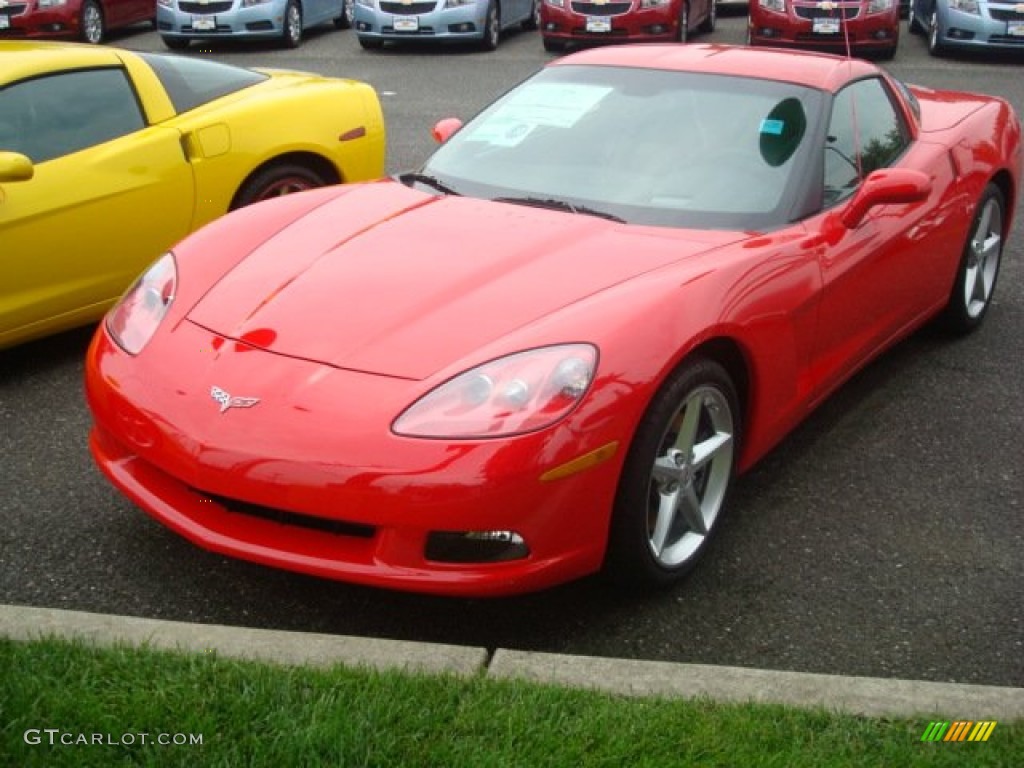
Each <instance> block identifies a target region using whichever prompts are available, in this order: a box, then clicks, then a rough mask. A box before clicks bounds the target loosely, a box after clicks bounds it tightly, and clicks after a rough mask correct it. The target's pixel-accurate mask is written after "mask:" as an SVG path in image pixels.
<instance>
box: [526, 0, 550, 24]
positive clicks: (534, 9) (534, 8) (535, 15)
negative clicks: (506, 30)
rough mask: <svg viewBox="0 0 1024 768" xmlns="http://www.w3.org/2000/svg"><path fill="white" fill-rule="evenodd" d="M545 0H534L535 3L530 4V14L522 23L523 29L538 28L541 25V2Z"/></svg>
mask: <svg viewBox="0 0 1024 768" xmlns="http://www.w3.org/2000/svg"><path fill="white" fill-rule="evenodd" d="M542 2H544V0H533V5H531V6H530V16H529V18H526V19H524V20H523V23H522V24H521V26H522V28H523V29H526V30H530V29H537V28H538V27H540V4H541V3H542Z"/></svg>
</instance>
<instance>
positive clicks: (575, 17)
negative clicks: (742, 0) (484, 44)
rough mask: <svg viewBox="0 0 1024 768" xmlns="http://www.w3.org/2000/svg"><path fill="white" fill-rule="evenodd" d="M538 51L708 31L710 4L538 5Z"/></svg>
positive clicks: (570, 1)
mask: <svg viewBox="0 0 1024 768" xmlns="http://www.w3.org/2000/svg"><path fill="white" fill-rule="evenodd" d="M539 1H540V3H541V6H540V30H541V38H542V39H543V41H544V49H545V50H547V51H551V52H556V51H561V50H563V49H564V48H565V47H566V46H567V45H568V44H570V43H595V42H617V43H625V42H632V41H641V42H657V41H668V40H675V41H677V42H683V43H685V42H686V41H687V40H688V39H689V38H690V35H692V34H694V33H696V32H714V31H715V19H716V16H717V2H716V0H539Z"/></svg>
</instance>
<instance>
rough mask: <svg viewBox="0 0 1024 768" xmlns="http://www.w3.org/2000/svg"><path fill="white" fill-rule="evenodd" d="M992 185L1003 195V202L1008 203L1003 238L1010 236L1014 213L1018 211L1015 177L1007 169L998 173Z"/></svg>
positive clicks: (993, 178)
mask: <svg viewBox="0 0 1024 768" xmlns="http://www.w3.org/2000/svg"><path fill="white" fill-rule="evenodd" d="M991 183H992V184H995V185H996V186H997V187H998V188H999V191H1000V192H1002V193H1003V202H1004V203H1006V213H1007V215H1006V216H1005V217H1004V221H1003V229H1004V232H1003V238H1004V239H1006V238H1008V237H1009V236H1010V228H1011V227H1012V225H1013V212H1014V211H1015V210H1016V209H1017V208H1016V206H1017V195H1016V190H1015V189H1014V187H1013V177H1012V176H1011V175H1010V172H1009V171H1007V170H1006V169H1005V168H1004V169H1002V170H999V171H997V172H996V174H995V175H994V176H993V177H992V181H991Z"/></svg>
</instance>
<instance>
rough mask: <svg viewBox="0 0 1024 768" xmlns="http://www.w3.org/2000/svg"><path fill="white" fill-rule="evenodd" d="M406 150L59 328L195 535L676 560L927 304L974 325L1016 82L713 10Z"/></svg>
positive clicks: (235, 232)
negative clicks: (710, 19) (983, 91)
mask: <svg viewBox="0 0 1024 768" xmlns="http://www.w3.org/2000/svg"><path fill="white" fill-rule="evenodd" d="M435 133H436V135H437V136H438V138H440V139H441V140H443V144H442V146H441V147H440V148H439V149H438V150H437V152H436V153H435V154H434V155H433V156H432V157H431V158H430V160H428V161H427V163H426V164H425V165H424V166H423V167H422V168H421V169H419V170H418V171H417V172H414V173H408V174H405V175H402V176H400V177H397V178H396V179H387V180H382V181H378V182H372V183H367V184H363V185H352V186H346V187H332V188H328V189H323V190H317V191H311V192H307V193H301V194H297V195H290V196H288V197H285V198H281V199H280V200H277V201H271V202H267V203H260V204H257V205H255V206H252V207H249V208H245V209H242V210H240V211H238V212H236V213H232V214H229V215H228V216H226V217H225V218H223V219H220V220H219V221H217V222H215V223H213V224H211V225H209V226H207V227H206V228H204V229H203V230H200V231H199V232H198V233H196V234H194V235H192V236H190V237H188V238H187V239H186V240H184V241H183V242H182V243H180V244H179V245H178V246H177V247H175V248H174V249H173V252H171V253H167V254H166V255H164V256H163V257H162V258H160V259H159V260H157V261H156V263H154V264H153V265H152V266H151V267H150V268H149V269H148V270H147V271H146V272H145V273H144V274H143V275H142V276H141V277H140V278H139V280H138V282H137V283H136V285H135V286H134V287H133V288H131V289H130V290H129V291H128V293H127V294H126V295H125V296H124V297H123V299H122V300H121V302H120V303H119V304H118V305H117V306H116V307H115V308H114V309H113V310H111V312H110V314H109V315H108V316H107V318H106V321H105V323H104V324H103V325H102V327H101V328H100V329H99V331H98V332H97V335H96V337H95V339H94V341H93V344H92V346H91V348H90V351H89V355H88V361H87V380H86V386H87V393H88V400H89V404H90V406H91V408H92V411H93V413H94V416H95V427H94V430H93V432H92V436H91V449H92V452H93V455H94V457H95V459H96V461H97V462H98V464H99V466H100V468H101V469H102V471H103V472H104V473H105V474H106V475H107V476H108V477H109V478H110V480H111V481H112V482H113V483H114V485H116V486H117V487H118V488H119V489H121V490H122V491H123V492H124V493H125V494H127V496H128V497H130V498H131V499H132V500H134V501H135V502H136V503H137V504H138V505H139V506H141V507H142V508H143V509H145V510H146V511H147V512H148V513H149V514H150V515H152V516H153V517H155V518H156V519H157V520H159V521H160V522H162V523H164V524H165V525H167V526H168V527H170V528H172V529H173V530H175V531H177V532H179V533H180V534H182V535H184V536H186V537H187V538H189V539H191V540H192V541H193V542H195V543H197V544H199V545H200V546H203V547H206V548H208V549H211V550H214V551H217V552H221V553H227V554H230V555H234V556H237V557H241V558H245V559H248V560H253V561H256V562H259V563H264V564H268V565H272V566H277V567H281V568H286V569H293V570H296V571H303V572H307V573H311V574H316V575H320V576H325V577H330V578H337V579H341V580H346V581H352V582H360V583H364V584H371V585H378V586H385V587H391V588H398V589H408V590H415V591H423V592H435V593H444V594H451V595H500V594H509V593H515V592H524V591H528V590H533V589H539V588H543V587H547V586H549V585H553V584H556V583H558V582H563V581H566V580H570V579H574V578H577V577H580V576H583V575H584V574H589V573H592V572H595V571H598V570H599V569H601V568H602V567H604V568H606V569H607V570H608V571H609V572H611V573H613V574H615V575H616V576H618V577H620V578H623V579H626V580H629V581H633V582H638V583H640V584H643V585H649V586H653V585H664V584H670V583H673V582H675V581H676V580H677V579H679V578H680V576H681V575H682V574H683V573H685V572H686V571H687V570H688V569H689V568H690V567H691V566H692V565H693V564H694V562H695V560H696V559H697V558H698V556H699V555H700V554H701V552H702V551H703V550H704V549H705V547H706V544H707V542H708V540H709V537H710V536H711V535H712V534H713V533H714V531H715V529H716V528H717V527H718V526H719V524H720V521H721V519H722V515H723V510H724V509H725V506H726V497H727V493H728V490H729V487H730V483H731V481H732V479H733V477H734V475H735V473H736V472H740V471H743V470H745V469H747V468H748V467H750V466H751V465H752V464H753V463H754V462H755V461H757V460H758V459H759V458H760V457H761V456H763V455H764V454H765V452H767V451H768V450H769V449H770V448H771V447H772V446H773V445H775V444H776V443H777V442H778V441H779V440H780V439H781V438H782V437H783V436H784V435H785V434H786V433H787V432H788V431H789V430H790V429H791V428H792V427H793V426H794V425H795V424H796V423H797V422H799V421H800V420H801V419H802V418H803V417H805V416H806V415H807V413H808V412H809V411H810V410H811V409H812V408H813V407H814V406H815V405H816V404H818V403H819V402H821V400H822V399H823V398H824V397H825V396H826V395H828V394H829V393H830V392H831V391H833V390H834V389H836V388H837V387H838V386H839V385H840V384H841V383H842V382H843V381H845V380H846V379H848V378H849V377H850V376H851V375H852V374H853V373H854V372H855V371H856V370H857V369H858V368H860V367H861V366H863V365H864V364H865V363H867V361H869V360H870V359H871V358H872V357H874V356H876V355H878V354H879V353H880V352H881V351H882V350H884V349H885V348H886V347H889V346H890V345H892V344H893V343H894V342H896V341H897V340H899V339H900V338H901V337H904V336H906V335H907V334H908V333H910V332H911V331H913V330H914V329H915V328H917V327H919V326H921V325H922V324H924V323H926V322H928V321H931V320H936V321H938V322H941V323H942V324H944V325H945V326H946V327H948V328H949V329H951V330H952V331H956V332H966V331H970V330H971V329H973V328H975V327H976V326H977V325H978V324H979V323H981V321H982V319H983V318H984V317H985V315H986V312H987V310H988V308H989V305H990V302H991V299H992V294H993V289H994V287H995V284H996V277H997V274H998V269H999V261H1000V256H1001V254H1002V251H1003V244H1004V242H1005V239H1006V236H1007V233H1008V232H1009V231H1010V228H1011V218H1012V214H1013V211H1014V207H1015V206H1016V205H1017V196H1018V189H1019V183H1020V173H1021V162H1022V158H1021V131H1020V124H1019V122H1018V118H1017V116H1016V115H1015V114H1014V112H1013V110H1012V109H1011V107H1010V106H1009V105H1008V104H1007V103H1005V102H1003V101H1000V100H998V99H994V98H990V97H987V96H976V95H971V94H967V93H951V92H941V91H932V90H927V89H919V88H911V87H908V86H906V85H904V84H902V83H900V82H898V81H896V80H894V79H893V78H892V77H891V76H889V75H888V74H886V73H885V72H883V71H881V70H880V69H879V68H877V67H876V66H875V65H873V64H871V63H868V62H866V61H860V60H845V59H842V58H838V57H833V56H830V55H825V54H811V53H803V52H787V51H782V50H769V49H752V48H745V47H738V48H730V47H726V46H719V45H707V46H705V45H690V46H676V45H665V46H658V45H654V46H615V47H605V48H598V49H595V50H589V51H586V52H583V53H579V54H576V55H572V56H569V57H566V58H563V59H559V60H556V61H553V62H552V63H551V64H550V65H549V66H547V67H546V68H545V69H543V70H542V71H541V72H539V73H538V74H536V75H535V76H533V77H532V78H531V79H529V80H527V81H526V82H524V83H523V84H521V85H520V86H518V87H516V88H515V89H513V90H512V91H510V92H509V93H508V94H506V95H505V96H503V97H502V98H500V99H499V100H497V101H496V102H495V103H494V104H493V105H492V106H490V107H489V108H488V109H486V110H485V111H484V112H482V113H481V114H480V115H479V116H477V117H476V118H475V119H474V120H473V121H472V122H469V123H467V124H466V125H465V126H460V125H459V123H458V121H456V120H454V119H449V120H445V121H442V122H441V123H439V124H438V125H437V127H436V128H435Z"/></svg>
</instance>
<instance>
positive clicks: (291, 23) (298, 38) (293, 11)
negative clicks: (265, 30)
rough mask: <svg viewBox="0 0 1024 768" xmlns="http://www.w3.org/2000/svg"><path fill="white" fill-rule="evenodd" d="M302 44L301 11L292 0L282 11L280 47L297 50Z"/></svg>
mask: <svg viewBox="0 0 1024 768" xmlns="http://www.w3.org/2000/svg"><path fill="white" fill-rule="evenodd" d="M301 43H302V9H301V8H300V7H299V5H298V3H296V2H295V1H294V0H289V2H288V5H287V6H286V7H285V9H284V29H283V30H281V45H283V46H284V47H285V48H298V47H299V45H300V44H301Z"/></svg>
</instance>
